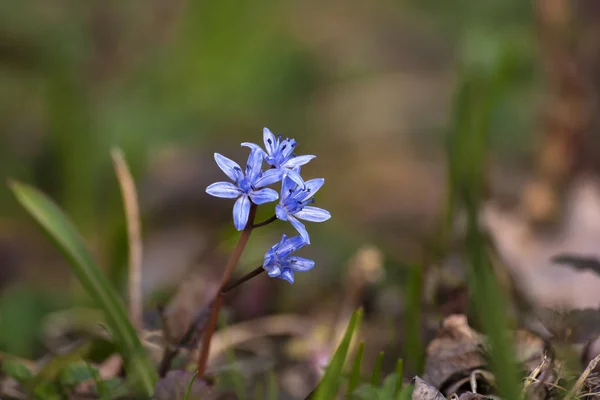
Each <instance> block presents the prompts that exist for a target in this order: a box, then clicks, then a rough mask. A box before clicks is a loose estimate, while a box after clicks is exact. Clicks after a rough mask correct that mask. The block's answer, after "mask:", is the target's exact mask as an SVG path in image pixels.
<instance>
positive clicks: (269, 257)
mask: <svg viewBox="0 0 600 400" xmlns="http://www.w3.org/2000/svg"><path fill="white" fill-rule="evenodd" d="M306 244H307V243H306V242H305V241H304V239H302V237H301V236H294V237H293V238H289V239H288V238H287V236H286V235H283V236H282V237H281V241H280V242H279V243H277V244H276V245H275V246H273V247H271V248H270V249H269V251H267V253H266V254H265V260H264V263H263V268H264V269H265V271H267V274H268V275H269V276H270V277H271V278H279V279H284V280H286V281H288V282H289V283H294V272H304V271H308V270H310V269H312V267H314V266H315V262H314V261H312V260H308V259H306V258H302V257H296V256H292V255H291V254H292V253H294V252H296V251H297V250H298V249H300V248H302V247H303V246H305V245H306Z"/></svg>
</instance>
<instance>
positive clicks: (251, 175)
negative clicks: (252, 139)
mask: <svg viewBox="0 0 600 400" xmlns="http://www.w3.org/2000/svg"><path fill="white" fill-rule="evenodd" d="M262 162H263V153H262V150H257V149H252V150H251V151H250V155H249V156H248V162H247V163H246V177H247V178H248V179H249V180H250V182H252V183H254V181H255V180H256V178H258V176H259V175H260V173H261V170H262Z"/></svg>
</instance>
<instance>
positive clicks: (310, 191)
mask: <svg viewBox="0 0 600 400" xmlns="http://www.w3.org/2000/svg"><path fill="white" fill-rule="evenodd" d="M324 183H325V179H323V178H316V179H311V180H310V181H307V182H306V184H305V185H306V189H307V190H306V196H304V198H303V199H302V200H306V199H309V198H311V197H313V196H314V195H315V193H317V192H318V191H319V189H321V186H323V184H324Z"/></svg>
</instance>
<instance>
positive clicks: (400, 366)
mask: <svg viewBox="0 0 600 400" xmlns="http://www.w3.org/2000/svg"><path fill="white" fill-rule="evenodd" d="M396 375H398V380H397V381H396V390H395V391H394V394H395V395H398V394H399V393H400V391H401V390H402V379H404V361H403V360H402V359H401V358H399V359H398V361H396Z"/></svg>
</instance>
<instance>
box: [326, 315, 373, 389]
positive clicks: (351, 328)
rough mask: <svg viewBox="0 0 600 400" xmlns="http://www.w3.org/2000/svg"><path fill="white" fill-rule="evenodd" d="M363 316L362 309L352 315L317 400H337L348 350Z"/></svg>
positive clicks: (328, 367)
mask: <svg viewBox="0 0 600 400" xmlns="http://www.w3.org/2000/svg"><path fill="white" fill-rule="evenodd" d="M362 315H363V312H362V309H358V310H356V311H354V313H353V314H352V318H350V322H349V323H348V327H347V328H346V333H344V337H343V339H342V342H341V343H340V345H339V346H338V348H337V350H336V351H335V353H334V355H333V358H332V359H331V363H329V365H328V366H327V370H326V371H325V375H324V376H323V379H322V380H321V382H320V383H319V386H318V387H317V389H316V392H315V397H314V399H315V400H329V399H333V398H335V395H336V393H337V392H338V390H339V387H340V384H341V377H342V371H343V368H344V362H345V361H346V356H347V355H348V350H349V349H350V342H351V341H352V336H353V335H354V332H356V331H358V329H359V327H360V322H361V320H362Z"/></svg>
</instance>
